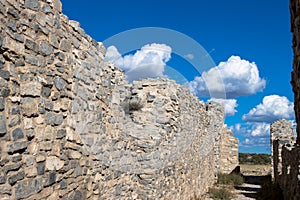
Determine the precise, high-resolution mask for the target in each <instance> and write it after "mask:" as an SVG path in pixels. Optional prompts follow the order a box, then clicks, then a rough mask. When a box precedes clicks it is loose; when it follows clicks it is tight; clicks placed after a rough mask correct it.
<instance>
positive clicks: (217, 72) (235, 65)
mask: <svg viewBox="0 0 300 200" xmlns="http://www.w3.org/2000/svg"><path fill="white" fill-rule="evenodd" d="M265 86H266V81H265V80H264V79H262V78H261V77H260V75H259V71H258V68H257V66H256V64H255V63H254V62H249V61H247V60H243V59H241V58H240V57H239V56H231V57H230V58H229V59H228V60H227V61H226V62H221V63H220V64H219V65H218V66H216V67H213V68H211V69H210V70H209V71H205V72H203V73H202V75H201V76H200V77H196V78H195V79H194V80H193V81H191V82H190V83H189V84H188V87H189V89H190V90H191V91H192V92H193V93H194V94H196V95H198V96H200V97H209V96H211V95H210V94H216V95H219V94H223V93H225V94H226V97H227V98H235V97H239V96H248V95H252V94H255V93H257V92H260V91H262V90H263V89H264V88H265Z"/></svg>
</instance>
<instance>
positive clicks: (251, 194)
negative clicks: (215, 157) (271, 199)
mask: <svg viewBox="0 0 300 200" xmlns="http://www.w3.org/2000/svg"><path fill="white" fill-rule="evenodd" d="M244 178H245V183H244V184H243V185H241V186H238V187H235V190H234V191H233V192H234V193H235V198H234V199H233V200H253V199H257V197H258V196H257V193H258V191H259V189H260V188H261V184H262V183H264V182H265V181H267V180H268V179H269V178H270V177H268V176H244ZM208 196H209V195H208ZM208 196H206V197H205V198H204V199H205V200H212V198H209V197H208Z"/></svg>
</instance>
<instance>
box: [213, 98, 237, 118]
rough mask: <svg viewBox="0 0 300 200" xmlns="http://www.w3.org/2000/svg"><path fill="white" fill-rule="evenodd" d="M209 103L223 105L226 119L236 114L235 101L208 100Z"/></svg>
mask: <svg viewBox="0 0 300 200" xmlns="http://www.w3.org/2000/svg"><path fill="white" fill-rule="evenodd" d="M211 101H214V102H217V103H219V104H222V105H223V107H224V112H225V116H226V117H228V116H233V115H234V114H235V113H236V112H237V110H236V109H235V108H236V107H237V106H238V104H237V100H236V99H216V98H212V99H210V100H208V102H211Z"/></svg>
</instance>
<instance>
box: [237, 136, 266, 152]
mask: <svg viewBox="0 0 300 200" xmlns="http://www.w3.org/2000/svg"><path fill="white" fill-rule="evenodd" d="M239 145H240V147H242V148H252V149H254V147H259V148H260V149H261V148H263V149H265V150H266V151H270V138H269V137H252V138H245V139H244V140H243V141H241V142H240V143H239ZM256 150H257V149H256Z"/></svg>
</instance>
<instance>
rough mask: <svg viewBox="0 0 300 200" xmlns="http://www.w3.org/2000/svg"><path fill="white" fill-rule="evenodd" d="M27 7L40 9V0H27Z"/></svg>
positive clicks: (35, 9)
mask: <svg viewBox="0 0 300 200" xmlns="http://www.w3.org/2000/svg"><path fill="white" fill-rule="evenodd" d="M25 8H29V9H31V10H34V11H38V10H39V8H40V2H39V0H25Z"/></svg>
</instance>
